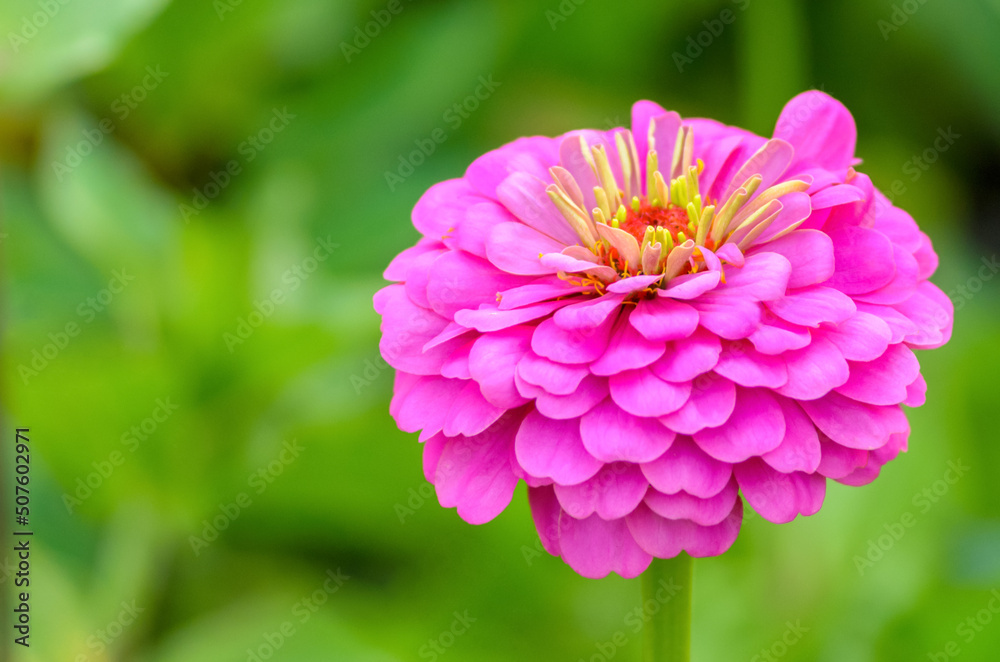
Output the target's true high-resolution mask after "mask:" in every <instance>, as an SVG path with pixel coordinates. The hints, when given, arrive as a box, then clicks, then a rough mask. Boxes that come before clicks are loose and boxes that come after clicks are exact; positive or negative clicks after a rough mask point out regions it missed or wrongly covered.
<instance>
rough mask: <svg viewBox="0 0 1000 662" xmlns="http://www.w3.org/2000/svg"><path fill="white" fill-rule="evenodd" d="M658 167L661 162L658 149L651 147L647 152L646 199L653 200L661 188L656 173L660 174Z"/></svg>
mask: <svg viewBox="0 0 1000 662" xmlns="http://www.w3.org/2000/svg"><path fill="white" fill-rule="evenodd" d="M650 144H652V143H650ZM658 167H659V163H658V161H657V156H656V150H655V149H651V150H649V153H648V154H646V199H647V200H653V199H655V198H656V197H657V196H658V195H659V190H658V188H657V186H656V175H659V174H660V173H659V172H657V168H658ZM661 179H662V175H661Z"/></svg>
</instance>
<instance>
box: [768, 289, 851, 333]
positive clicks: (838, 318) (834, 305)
mask: <svg viewBox="0 0 1000 662" xmlns="http://www.w3.org/2000/svg"><path fill="white" fill-rule="evenodd" d="M764 305H765V306H767V307H768V309H769V310H770V311H771V312H772V313H774V314H775V315H777V316H778V317H780V318H781V319H783V320H785V321H786V322H791V323H792V324H800V325H802V326H810V327H813V328H815V327H818V326H819V325H820V324H822V323H824V322H827V323H830V324H840V323H841V322H843V321H844V320H847V319H849V318H850V317H852V316H853V315H854V313H855V312H857V308H856V307H855V305H854V301H852V300H851V298H850V297H849V296H847V295H846V294H844V293H843V292H839V291H837V290H835V289H833V288H831V287H824V286H822V285H814V286H812V287H807V288H805V289H801V290H796V291H795V292H789V293H788V294H787V295H785V296H784V297H782V298H781V299H778V300H777V301H768V302H767V303H766V304H764Z"/></svg>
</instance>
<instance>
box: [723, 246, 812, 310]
mask: <svg viewBox="0 0 1000 662" xmlns="http://www.w3.org/2000/svg"><path fill="white" fill-rule="evenodd" d="M791 273H792V264H791V262H789V260H788V259H787V258H786V257H785V256H784V255H779V254H778V253H772V252H760V253H755V254H753V255H747V256H746V260H745V261H744V263H743V267H741V268H736V267H729V268H727V269H726V284H725V285H723V286H721V287H719V289H718V290H716V291H715V293H713V296H714V295H716V294H717V295H718V296H720V297H721V296H727V297H728V296H731V295H733V296H739V297H741V298H744V297H745V298H747V299H749V300H752V301H771V300H774V299H779V298H781V297H782V296H783V295H784V294H785V289H786V287H787V286H788V279H789V276H790V275H791Z"/></svg>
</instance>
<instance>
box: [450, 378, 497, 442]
mask: <svg viewBox="0 0 1000 662" xmlns="http://www.w3.org/2000/svg"><path fill="white" fill-rule="evenodd" d="M464 384H465V385H464V387H463V388H462V390H461V391H459V392H458V394H457V395H456V396H455V397H454V399H453V400H452V401H451V402H450V403H449V405H450V406H449V407H448V413H447V414H446V415H445V418H444V428H443V430H444V433H445V436H448V437H454V436H456V435H460V434H461V435H465V436H466V437H472V436H475V435H477V434H479V433H480V432H482V431H483V430H485V429H486V428H488V427H490V426H491V425H493V423H494V422H495V421H496V420H497V419H498V418H500V416H502V415H503V413H504V411H505V410H504V409H501V408H500V407H495V406H493V405H492V404H490V403H489V402H488V401H487V400H486V398H484V397H483V394H482V392H480V390H479V384H477V383H476V382H474V381H472V380H471V379H470V380H467V381H465V382H464Z"/></svg>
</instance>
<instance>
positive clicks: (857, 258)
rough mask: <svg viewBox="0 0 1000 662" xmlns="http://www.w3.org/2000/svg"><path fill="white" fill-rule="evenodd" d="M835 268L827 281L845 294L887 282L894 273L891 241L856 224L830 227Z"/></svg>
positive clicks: (867, 289)
mask: <svg viewBox="0 0 1000 662" xmlns="http://www.w3.org/2000/svg"><path fill="white" fill-rule="evenodd" d="M829 234H830V239H831V240H833V254H834V259H835V261H836V265H837V271H836V273H834V274H833V277H832V278H830V280H829V281H828V282H827V284H828V285H829V286H830V287H835V288H837V289H838V290H840V291H841V292H844V293H845V294H863V293H865V292H871V291H873V290H877V289H879V288H880V287H884V286H886V285H888V284H889V281H891V280H892V278H893V276H894V275H895V273H896V265H895V264H894V263H893V261H892V243H891V242H890V241H889V239H888V238H887V237H886V236H885V235H884V234H882V233H881V232H876V231H875V230H868V229H865V228H859V227H841V228H837V229H835V230H832V231H831V232H830V233H829Z"/></svg>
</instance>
